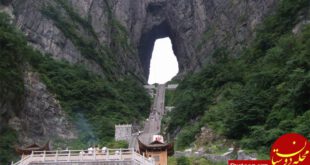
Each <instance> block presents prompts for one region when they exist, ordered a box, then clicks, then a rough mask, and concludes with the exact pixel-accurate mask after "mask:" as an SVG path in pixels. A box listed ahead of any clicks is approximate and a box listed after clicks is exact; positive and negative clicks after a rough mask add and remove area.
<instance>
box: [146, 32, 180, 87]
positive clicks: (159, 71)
mask: <svg viewBox="0 0 310 165" xmlns="http://www.w3.org/2000/svg"><path fill="white" fill-rule="evenodd" d="M178 72H179V66H178V62H177V59H176V57H175V55H174V52H173V50H172V44H171V40H170V38H169V37H166V38H161V39H157V40H156V41H155V44H154V49H153V53H152V58H151V65H150V75H149V80H148V83H149V84H154V83H159V84H164V83H166V82H167V81H169V80H171V79H172V78H173V77H174V76H175V75H176V74H177V73H178Z"/></svg>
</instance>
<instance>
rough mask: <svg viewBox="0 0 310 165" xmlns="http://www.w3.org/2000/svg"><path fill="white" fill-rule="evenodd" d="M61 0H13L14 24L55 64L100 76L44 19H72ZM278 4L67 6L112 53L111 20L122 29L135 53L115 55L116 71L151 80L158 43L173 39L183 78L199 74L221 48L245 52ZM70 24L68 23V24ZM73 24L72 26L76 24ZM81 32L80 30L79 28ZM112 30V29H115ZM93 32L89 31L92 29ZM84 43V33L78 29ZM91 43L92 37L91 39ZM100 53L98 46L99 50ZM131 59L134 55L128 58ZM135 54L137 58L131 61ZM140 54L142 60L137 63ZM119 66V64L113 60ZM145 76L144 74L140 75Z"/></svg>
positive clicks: (103, 1) (157, 1)
mask: <svg viewBox="0 0 310 165" xmlns="http://www.w3.org/2000/svg"><path fill="white" fill-rule="evenodd" d="M60 2H61V1H59V0H52V1H51V0H42V1H36V0H27V1H21V0H15V1H14V2H13V6H14V9H15V13H16V24H17V25H18V26H19V27H20V28H21V29H22V30H23V31H24V32H25V33H26V35H27V36H28V39H29V41H30V43H31V44H32V45H33V46H34V47H36V48H38V49H39V50H41V51H43V52H46V53H50V54H52V55H53V57H54V58H57V59H65V60H68V61H69V62H71V63H82V64H85V65H86V66H88V68H89V69H90V70H92V71H95V72H97V73H102V69H103V68H102V67H100V65H98V61H94V60H92V59H89V58H85V57H83V55H82V54H83V52H81V51H80V50H79V48H78V47H79V46H78V45H77V44H75V43H74V41H72V39H70V38H69V37H68V36H67V35H66V34H65V32H64V31H63V30H62V29H60V28H59V26H57V23H55V20H53V19H51V18H49V17H47V16H46V15H44V14H42V11H43V10H44V9H45V8H46V6H56V7H57V9H58V12H61V13H63V16H64V17H68V15H70V13H68V11H66V12H65V10H64V9H63V8H65V7H63V6H61V5H59V3H60ZM275 2H276V1H275V0H258V1H243V0H233V1H226V0H190V1H188V0H169V1H168V0H135V1H118V0H114V1H110V0H88V1H85V0H69V1H68V5H69V6H70V7H72V11H73V12H75V13H76V14H77V15H80V16H81V18H83V19H85V20H86V21H87V22H88V23H89V24H90V25H91V27H90V28H91V31H93V32H94V35H93V36H91V37H92V38H93V39H94V40H96V41H97V44H99V45H105V46H107V47H110V48H111V47H114V46H115V45H117V44H119V43H117V42H121V41H118V40H113V37H114V35H115V27H114V26H113V24H111V17H113V19H115V20H116V21H118V22H119V23H120V24H121V26H123V27H124V28H125V30H126V32H127V34H128V36H129V38H128V39H127V40H126V42H128V43H130V44H131V46H132V48H133V49H134V50H137V51H134V52H133V53H130V52H129V53H128V52H121V51H115V52H113V53H116V54H114V56H116V57H117V63H118V65H117V69H120V70H121V71H122V73H126V72H128V71H130V72H132V73H135V74H136V75H141V74H143V76H144V79H146V78H147V76H148V72H149V65H150V58H151V53H152V49H153V45H154V41H155V40H156V39H157V38H162V37H170V38H171V40H172V43H173V49H174V52H175V54H176V56H177V59H178V62H179V67H180V74H184V73H187V72H188V71H194V70H197V69H199V68H200V67H201V66H202V65H203V64H204V63H205V62H207V61H208V57H210V55H211V54H212V52H213V51H214V50H215V49H217V48H222V47H223V48H228V49H229V50H232V51H234V52H238V50H240V49H242V47H244V46H246V45H247V43H248V42H249V41H250V39H251V38H252V37H253V31H254V29H255V28H256V27H257V25H258V24H259V23H260V22H261V20H262V19H263V18H264V16H265V15H266V14H267V13H269V11H270V10H271V9H272V8H273V7H274V6H275ZM68 19H70V18H68ZM72 21H74V20H72ZM76 25H77V26H76V27H77V28H83V27H80V26H79V24H76ZM111 25H112V26H111ZM88 30H89V29H88ZM77 32H78V33H81V35H82V37H85V36H87V35H88V34H87V33H85V29H84V30H81V29H77ZM88 37H89V36H88ZM96 48H98V45H97V46H96ZM129 54H131V55H129ZM132 54H133V55H132ZM137 54H139V58H137V57H138V56H137ZM114 60H115V59H114ZM142 71H143V72H142Z"/></svg>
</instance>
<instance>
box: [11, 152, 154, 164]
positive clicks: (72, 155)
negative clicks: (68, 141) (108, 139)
mask: <svg viewBox="0 0 310 165" xmlns="http://www.w3.org/2000/svg"><path fill="white" fill-rule="evenodd" d="M115 160H118V161H134V162H136V163H138V164H141V165H142V164H143V165H154V164H155V162H154V160H153V159H151V160H150V159H148V158H146V157H144V156H142V155H140V154H139V153H137V152H135V151H134V149H133V148H130V149H106V150H92V151H89V150H55V151H33V152H32V153H31V155H27V156H25V157H23V158H22V159H21V160H19V161H18V162H16V163H13V162H12V165H28V164H29V163H31V162H86V161H88V162H89V161H115Z"/></svg>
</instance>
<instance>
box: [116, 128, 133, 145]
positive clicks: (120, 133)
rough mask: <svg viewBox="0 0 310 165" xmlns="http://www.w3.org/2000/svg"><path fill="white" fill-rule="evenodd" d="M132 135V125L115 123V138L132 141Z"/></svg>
mask: <svg viewBox="0 0 310 165" xmlns="http://www.w3.org/2000/svg"><path fill="white" fill-rule="evenodd" d="M131 136H132V125H131V124H126V125H115V140H116V141H120V140H126V141H127V142H129V141H130V139H131Z"/></svg>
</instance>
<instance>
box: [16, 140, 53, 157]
mask: <svg viewBox="0 0 310 165" xmlns="http://www.w3.org/2000/svg"><path fill="white" fill-rule="evenodd" d="M49 150H50V147H49V141H48V142H47V143H46V144H45V145H44V146H39V145H38V144H36V143H33V144H31V145H29V146H26V147H15V151H16V152H17V153H18V154H19V155H30V154H31V153H32V151H49Z"/></svg>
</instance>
